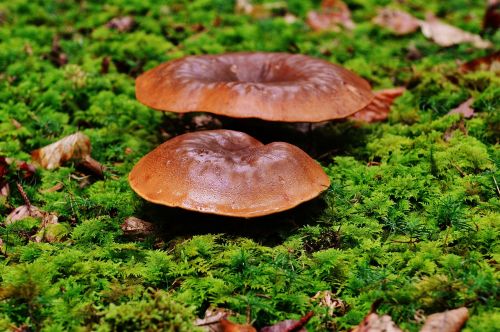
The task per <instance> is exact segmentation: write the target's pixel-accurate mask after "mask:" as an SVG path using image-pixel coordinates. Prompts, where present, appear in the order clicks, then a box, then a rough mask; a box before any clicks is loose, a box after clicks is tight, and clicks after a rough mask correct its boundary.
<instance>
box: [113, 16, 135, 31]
mask: <svg viewBox="0 0 500 332" xmlns="http://www.w3.org/2000/svg"><path fill="white" fill-rule="evenodd" d="M134 25H135V20H134V18H133V17H132V16H120V17H115V18H114V19H112V20H111V21H109V22H108V23H107V24H106V26H107V27H108V28H110V29H115V30H117V31H119V32H127V31H130V30H131V29H132V28H133V27H134Z"/></svg>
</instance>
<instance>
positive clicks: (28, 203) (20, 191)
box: [16, 182, 31, 213]
mask: <svg viewBox="0 0 500 332" xmlns="http://www.w3.org/2000/svg"><path fill="white" fill-rule="evenodd" d="M16 186H17V190H19V193H20V194H21V196H22V197H23V200H24V204H26V206H27V207H28V211H29V212H30V213H31V202H30V200H29V198H28V195H26V192H25V191H24V189H23V186H21V184H20V183H19V182H16Z"/></svg>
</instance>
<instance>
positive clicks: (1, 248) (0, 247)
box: [0, 237, 6, 255]
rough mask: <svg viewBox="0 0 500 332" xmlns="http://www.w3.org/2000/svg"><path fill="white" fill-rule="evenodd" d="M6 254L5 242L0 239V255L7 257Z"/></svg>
mask: <svg viewBox="0 0 500 332" xmlns="http://www.w3.org/2000/svg"><path fill="white" fill-rule="evenodd" d="M5 252H6V250H5V244H4V243H3V240H2V238H1V237H0V254H3V255H5Z"/></svg>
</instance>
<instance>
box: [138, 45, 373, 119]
mask: <svg viewBox="0 0 500 332" xmlns="http://www.w3.org/2000/svg"><path fill="white" fill-rule="evenodd" d="M136 96H137V99H138V100H139V101H140V102H141V103H143V104H145V105H147V106H150V107H152V108H154V109H157V110H162V111H171V112H176V113H187V112H210V113H214V114H218V115H224V116H228V117H233V118H260V119H263V120H268V121H281V122H320V121H326V120H332V119H339V118H345V117H347V116H349V115H350V114H353V113H355V112H356V111H358V110H360V109H362V108H363V107H365V106H366V105H368V103H369V102H370V101H371V100H372V99H373V94H372V92H371V89H370V85H369V84H368V83H367V82H366V81H365V80H363V79H362V78H360V77H358V76H357V75H356V74H354V73H352V72H351V71H349V70H347V69H345V68H342V67H341V66H338V65H335V64H332V63H329V62H327V61H324V60H321V59H315V58H312V57H309V56H306V55H301V54H287V53H259V52H256V53H229V54H221V55H198V56H187V57H184V58H181V59H178V60H174V61H170V62H166V63H163V64H161V65H159V66H158V67H156V68H153V69H151V70H149V71H147V72H145V73H144V74H142V75H141V76H139V77H138V78H137V80H136Z"/></svg>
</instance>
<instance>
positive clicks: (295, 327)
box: [259, 311, 314, 332]
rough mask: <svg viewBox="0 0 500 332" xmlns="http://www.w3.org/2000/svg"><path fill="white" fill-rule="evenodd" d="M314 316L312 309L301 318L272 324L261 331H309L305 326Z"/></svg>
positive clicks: (260, 331)
mask: <svg viewBox="0 0 500 332" xmlns="http://www.w3.org/2000/svg"><path fill="white" fill-rule="evenodd" d="M312 316H314V313H313V312H312V311H310V312H308V313H307V314H306V315H305V316H304V317H302V318H301V319H299V320H293V319H287V320H285V321H282V322H279V323H276V324H274V325H272V326H266V327H263V328H261V329H260V330H259V332H307V330H306V328H305V327H304V326H305V325H306V324H307V322H308V321H309V320H310V319H311V318H312Z"/></svg>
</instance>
